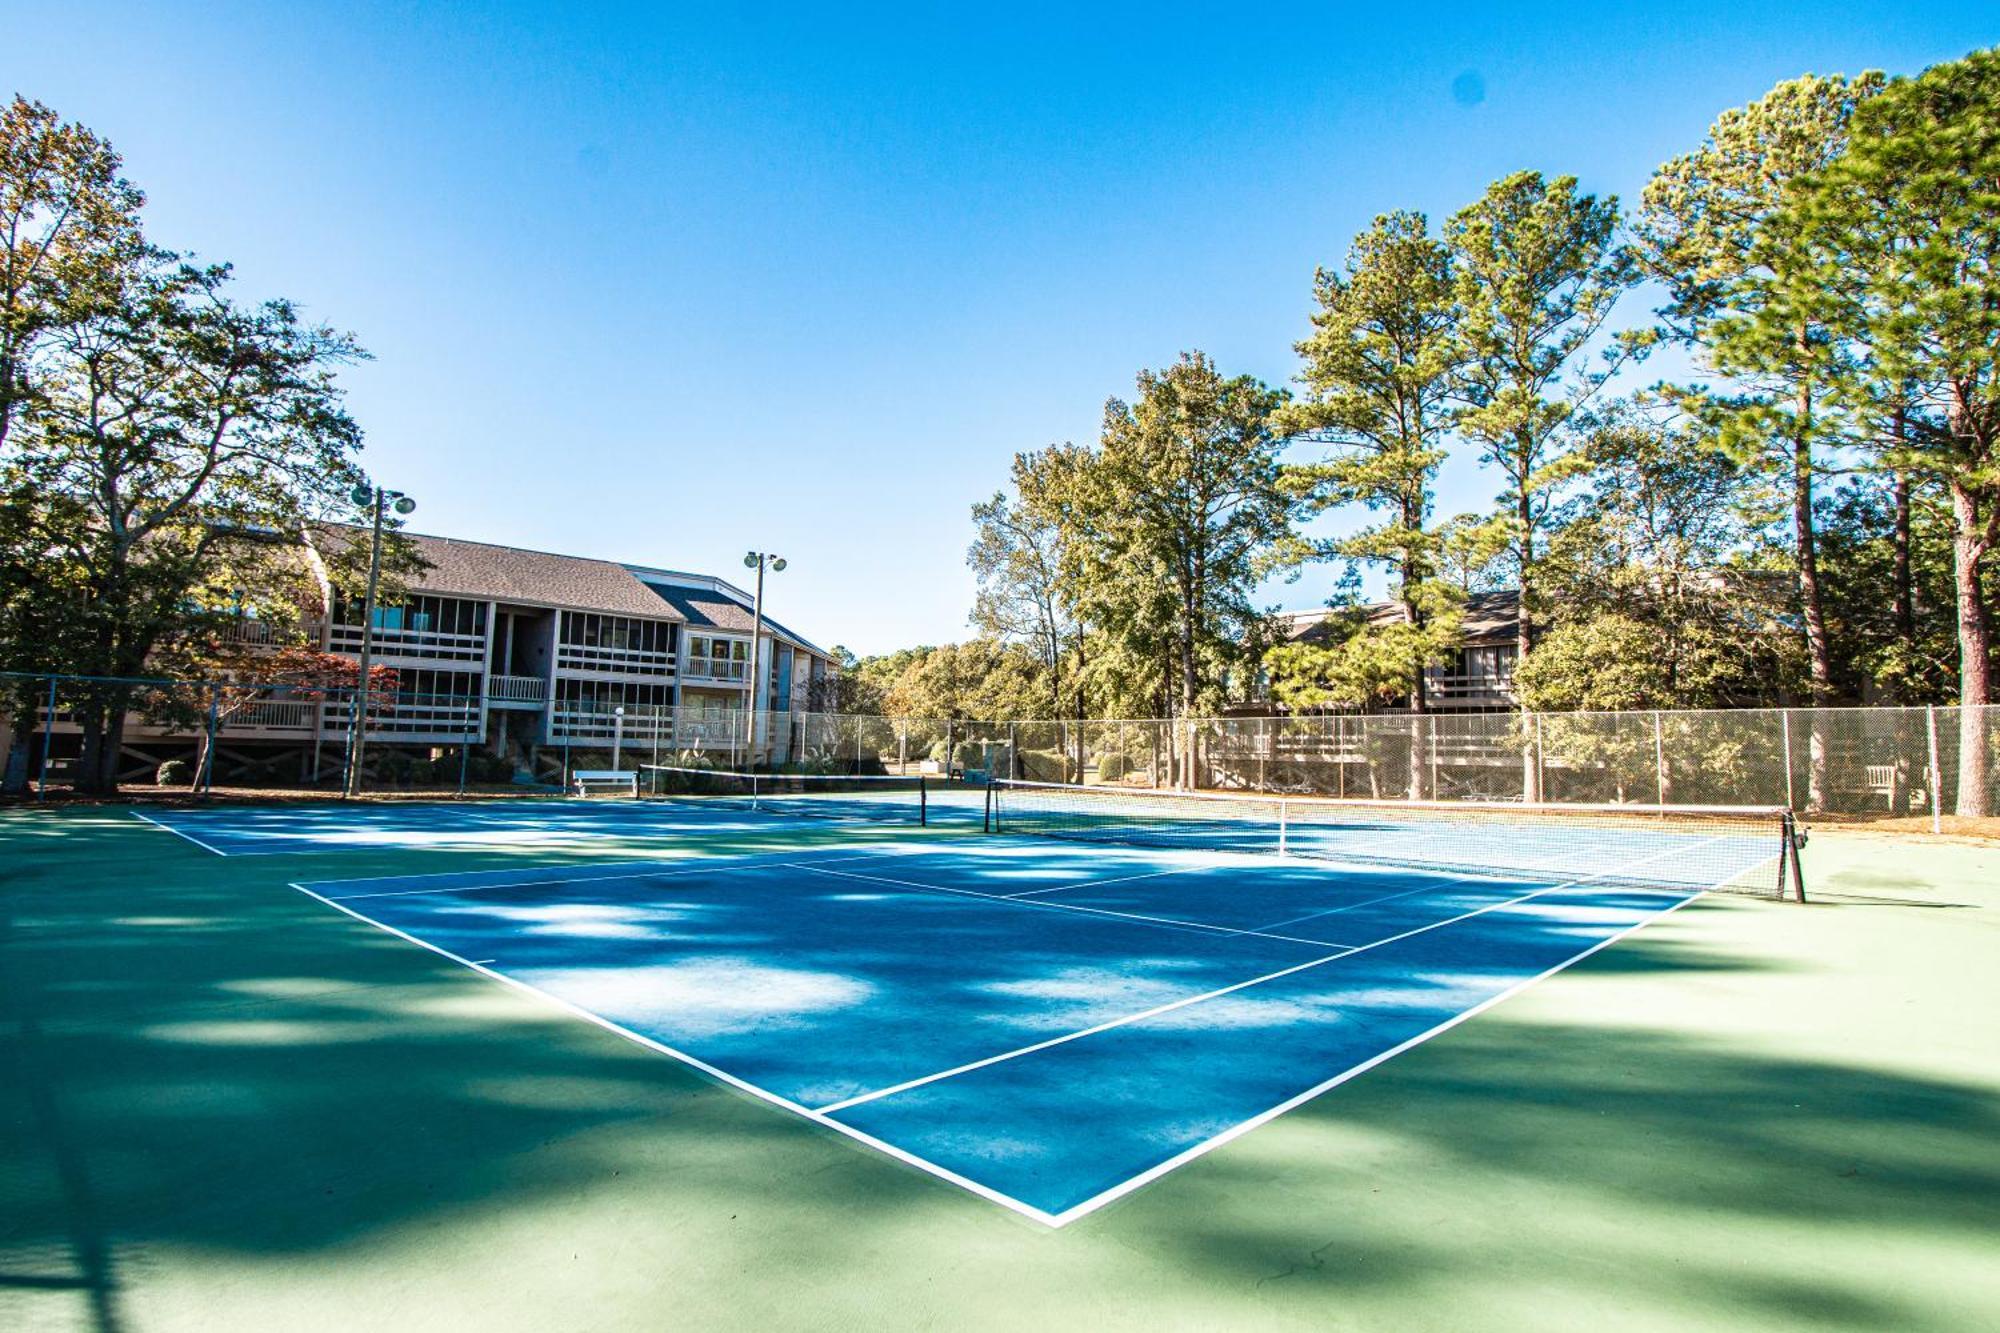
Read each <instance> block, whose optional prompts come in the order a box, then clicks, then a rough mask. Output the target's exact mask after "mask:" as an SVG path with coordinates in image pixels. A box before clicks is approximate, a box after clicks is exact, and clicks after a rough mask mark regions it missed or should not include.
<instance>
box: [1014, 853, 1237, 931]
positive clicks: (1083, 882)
mask: <svg viewBox="0 0 2000 1333" xmlns="http://www.w3.org/2000/svg"><path fill="white" fill-rule="evenodd" d="M1225 868H1226V867H1225V866H1222V865H1205V866H1199V865H1197V866H1175V867H1173V868H1172V869H1170V870H1148V871H1147V872H1146V873H1145V874H1143V875H1113V876H1111V877H1110V878H1109V879H1079V880H1075V881H1073V882H1071V883H1069V884H1056V885H1052V886H1051V887H1049V888H1046V889H1023V890H1021V891H1020V892H1019V893H1007V894H1002V895H1001V896H1002V897H1004V898H1032V897H1034V896H1035V895H1036V894H1040V893H1067V892H1069V891H1070V890H1071V889H1094V888H1096V887H1097V886H1098V885H1100V884H1124V883H1126V882H1128V881H1130V880H1135V879H1158V878H1160V877H1161V876H1162V875H1187V874H1192V873H1193V872H1195V871H1197V870H1221V869H1225ZM1260 929H1261V928H1260Z"/></svg>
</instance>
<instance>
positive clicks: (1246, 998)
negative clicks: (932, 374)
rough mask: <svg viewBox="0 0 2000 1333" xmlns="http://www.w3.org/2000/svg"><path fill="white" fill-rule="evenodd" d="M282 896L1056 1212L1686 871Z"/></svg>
mask: <svg viewBox="0 0 2000 1333" xmlns="http://www.w3.org/2000/svg"><path fill="white" fill-rule="evenodd" d="M542 808H543V809H546V806H544V807H542ZM720 813H721V812H706V811H703V812H696V813H692V814H688V815H686V816H684V817H686V818H689V819H695V818H707V817H711V814H713V815H718V816H719V815H720ZM581 817H584V818H603V817H605V816H604V815H603V814H602V813H600V812H598V811H593V812H592V813H591V814H589V815H586V816H581ZM753 818H768V817H763V816H753ZM209 831H210V832H211V833H218V832H220V830H215V829H211V830H209ZM390 832H393V830H390ZM1706 850H1707V854H1709V855H1712V854H1713V849H1712V848H1709V849H1706ZM1659 851H1660V849H1657V848H1654V849H1649V851H1648V855H1649V856H1652V857H1657V856H1658V855H1659ZM1743 855H1744V856H1745V857H1746V858H1760V859H1768V855H1767V849H1764V848H1762V847H1761V846H1760V847H1759V848H1758V849H1756V850H1750V849H1747V848H1746V849H1745V851H1744V853H1743ZM1757 863H1758V861H1757V860H1756V859H1750V860H1746V863H1745V865H1743V866H1742V867H1739V869H1749V868H1750V867H1751V866H1754V865H1756V864H1757ZM1609 869H1610V870H1616V869H1617V867H1616V866H1615V865H1614V866H1611V867H1609ZM298 887H299V888H301V889H303V890H305V891H306V892H309V893H311V894H313V895H314V896H316V897H318V898H321V899H323V900H324V901H326V902H328V903H331V904H333V905H335V906H337V907H339V908H340V909H341V910H343V911H345V912H348V913H350V914H351V915H353V916H356V917H359V918H360V919H362V920H364V921H367V922H370V923H372V924H375V925H378V926H381V927H384V928H386V929H389V930H392V931H395V932H397V933H399V934H401V935H403V936H405V937H406V938H408V939H410V940H413V941H415V942H417V943H421V944H424V945H426V946H428V947H430V948H432V949H435V950H437V951H439V952H442V953H444V954H446V955H448V956H450V957H452V958H454V959H456V960H458V961H460V962H464V963H467V964H469V965H473V966H476V967H478V968H480V969H481V970H483V971H485V972H487V973H489V974H491V975H494V976H497V977H500V978H503V979H505V980H507V981H509V982H512V983H515V984H517V985H520V986H523V987H527V988H530V989H532V990H533V991H536V992H538V993H540V994H542V995H544V996H546V997H548V998H550V999H553V1000H555V1001H557V1002H559V1003H560V1004H562V1005H565V1006H567V1007H569V1008H570V1009H572V1010H574V1011H576V1012H579V1013H581V1014H584V1015H586V1016H589V1017H591V1018H593V1019H595V1020H597V1021H599V1022H602V1023H604V1024H606V1025H608V1026H611V1027H613V1028H615V1029H617V1030H619V1031H621V1032H623V1033H625V1034H626V1035H628V1036H631V1037H633V1038H635V1039H637V1040H640V1041H642V1042H645V1043H646V1044H648V1045H651V1046H654V1047H655V1048H657V1049H660V1050H663V1051H665V1052H667V1053H669V1054H672V1055H675V1056H677V1057H679V1058H681V1059H683V1060H685V1061H687V1062H689V1063H691V1064H694V1065H696V1066H698V1067H699V1068H701V1069H703V1070H705V1071H707V1072H708V1073H710V1074H712V1075H715V1076H717V1077H719V1078H722V1079H724V1080H726V1081H728V1082H730V1083H732V1084H735V1085H736V1086H738V1087H740V1088H743V1089H745V1090H747V1091H749V1092H752V1093H754V1094H756V1095H757V1096H760V1097H762V1098H765V1099H766V1100H768V1101H771V1102H774V1103H776V1104H778V1105H780V1106H783V1107H785V1108H787V1109H789V1110H791V1111H793V1112H796V1113H798V1114H801V1115H804V1116H806V1117H807V1118H809V1119H811V1120H813V1121H815V1122H817V1123H819V1124H822V1125H824V1126H827V1127H829V1128H831V1129H834V1130H837V1131H839V1132H841V1133H843V1134H846V1135H849V1136H851V1137H854V1138H857V1139H860V1140H862V1141H864V1142H866V1143H868V1144H870V1145H872V1146H874V1147H876V1148H878V1149H881V1150H883V1151H885V1152H888V1153H890V1154H893V1155H895V1156H897V1157H899V1158H902V1159H903V1160H905V1161H907V1162H910V1163H912V1164H914V1165H916V1166H919V1167H921V1168H923V1169H924V1170H926V1171H929V1172H931V1173H932V1174H934V1175H938V1176H941V1177H944V1178H946V1179H948V1180H951V1181H953V1182H954V1183H956V1184H959V1185H961V1186H964V1187H966V1188H968V1189H971V1190H973V1191H975V1192H977V1193H979V1194H982V1195H984V1196H986V1197H988V1198H991V1199H993V1200H995V1201H997V1202H1000V1203H1003V1204H1005V1205H1007V1206H1009V1207H1011V1208H1014V1209H1016V1210H1017V1211H1019V1212H1022V1213H1025V1214H1027V1215H1029V1216H1031V1217H1034V1218H1037V1219H1039V1220H1041V1221H1043V1222H1047V1223H1050V1224H1056V1225H1059V1224H1061V1223H1063V1222H1066V1221H1069V1220H1071V1219H1073V1218H1075V1217H1078V1216H1080V1215H1082V1214H1084V1213H1086V1212H1088V1211H1090V1210H1091V1209H1093V1208H1095V1207H1097V1206H1099V1205H1101V1204H1103V1203H1106V1202H1108V1201H1110V1200H1111V1199H1114V1198H1116V1197H1118V1196H1119V1195H1121V1194H1123V1193H1125V1192H1126V1191H1128V1190H1130V1189H1132V1188H1134V1187H1136V1186H1137V1185H1139V1184H1143V1183H1144V1182H1145V1181H1147V1180H1149V1179H1151V1178H1153V1177H1154V1176H1156V1175H1158V1174H1160V1173H1161V1172H1163V1171H1165V1170H1168V1169H1170V1168H1172V1167H1173V1166H1175V1165H1177V1164H1179V1163H1180V1162H1183V1161H1185V1160H1188V1159H1190V1158H1192V1157H1193V1156H1195V1155H1198V1154H1199V1153H1201V1152H1203V1151H1205V1150H1207V1149H1209V1148H1211V1147H1214V1146H1215V1145H1217V1144H1219V1143H1221V1142H1224V1141H1226V1140H1227V1139H1229V1138H1231V1137H1233V1136H1235V1135H1236V1134H1238V1133H1241V1132H1243V1131H1245V1130H1246V1129H1249V1128H1251V1127H1254V1126H1255V1125H1256V1124H1259V1123H1261V1122H1262V1121H1264V1120H1266V1119H1269V1118H1270V1117H1271V1116H1273V1115H1276V1114H1278V1113H1279V1112H1281V1111H1283V1110H1284V1109H1286V1108H1288V1107H1289V1106H1291V1105H1294V1104H1297V1103H1298V1102H1300V1101H1302V1100H1304V1099H1306V1098H1309V1097H1311V1096H1313V1095H1315V1094H1317V1093H1319V1092H1323V1091H1325V1090H1326V1089H1328V1088H1330V1087H1332V1086H1333V1085H1335V1084H1337V1083H1339V1082H1341V1081H1343V1080H1344V1079H1346V1078H1348V1077H1351V1076H1352V1075H1354V1074H1356V1073H1359V1072H1360V1071H1362V1070H1364V1069H1367V1068H1369V1067H1371V1066H1372V1065H1374V1064H1376V1063H1379V1062H1380V1061H1382V1060H1384V1059H1386V1058H1388V1057H1390V1056H1392V1055H1394V1054H1396V1053H1397V1052H1399V1051H1400V1050H1402V1049H1404V1048H1405V1047H1407V1046H1409V1045H1412V1044H1414V1043H1416V1042H1418V1041H1421V1040H1422V1039H1423V1038H1424V1037H1426V1036H1428V1035H1431V1034H1432V1033H1435V1032H1437V1031H1439V1030H1441V1029H1442V1028H1444V1027H1447V1026H1449V1025H1451V1024H1452V1023H1455V1022H1457V1021H1459V1020H1460V1019H1463V1018H1465V1017H1467V1016H1469V1015H1470V1014H1472V1013H1473V1012H1475V1011H1477V1010H1478V1009H1480V1008H1481V1007H1483V1006H1485V1005H1486V1004H1489V1003H1491V1002H1493V1001H1494V1000H1496V999H1498V998H1500V997H1502V996H1504V995H1505V994H1507V993H1508V992H1510V991H1512V990H1514V989H1516V988H1518V987H1520V986H1521V985H1523V984H1525V983H1527V982H1529V981H1531V980H1533V979H1535V978H1537V977H1540V976H1543V975H1545V974H1547V973H1549V972H1550V971H1553V970H1555V969H1558V968H1561V967H1563V966H1565V965H1566V964H1568V963H1571V962H1573V961H1575V960H1576V959H1578V958H1580V957H1582V956H1583V955H1584V954H1587V953H1589V952H1591V951H1593V950H1595V949H1597V948H1600V947H1602V946H1603V945H1605V944H1607V943H1609V942H1610V941H1612V940H1613V939H1615V938H1616V937H1618V936H1619V935H1621V934H1624V933H1625V932H1627V931H1630V930H1632V929H1635V928H1637V927H1638V926H1641V925H1643V924H1645V923H1646V922H1648V921H1650V920H1652V919H1654V918H1655V917H1657V916H1659V915H1660V914H1661V913H1663V912H1666V911H1671V910H1673V909H1674V908H1676V907H1678V906H1680V905H1682V904H1683V903H1685V902H1686V901H1687V900H1688V899H1689V898H1691V897H1692V896H1694V894H1695V893H1697V892H1699V890H1700V887H1702V886H1699V885H1687V886H1684V887H1678V888H1676V887H1653V888H1635V887H1624V886H1619V885H1615V884H1613V883H1611V882H1609V878H1608V876H1607V875H1606V874H1604V873H1603V872H1602V871H1600V872H1599V873H1596V874H1592V873H1590V872H1588V871H1585V870H1580V869H1576V868H1574V867H1569V868H1562V869H1551V870H1550V871H1549V872H1547V873H1543V874H1535V873H1522V872H1515V873H1508V874H1486V875H1469V874H1453V873H1449V872H1440V871H1435V870H1430V871H1426V870H1420V869H1414V868H1401V867H1394V866H1385V865H1379V864H1373V865H1371V864H1367V863H1361V862H1356V863H1353V864H1339V863H1333V862H1328V861H1310V860H1293V859H1279V858H1273V857H1266V856H1247V855H1238V854H1232V853H1217V852H1208V851H1195V850H1183V851H1160V850H1140V849H1133V848H1119V847H1103V846H1073V845H1068V844H1061V843H1053V842H1048V841H1043V840H1040V839H1023V838H1012V837H994V838H990V839H984V840H977V841H971V840H955V841H954V842H952V843H950V844H942V843H941V844H938V845H930V844H909V843H903V844H890V845H884V844H880V843H877V844H874V845H860V846H855V847H851V848H844V849H843V848H824V847H822V848H819V849H816V850H812V851H798V852H778V853H764V854H759V855H751V856H736V857H708V858H702V859H700V860H698V861H673V862H661V863H648V864H635V865H622V866H595V867H582V868H579V867H545V868H541V869H531V870H509V871H503V872H479V873H460V874H445V875H415V876H401V877H392V878H374V879H349V880H339V881H318V882H310V883H302V884H300V885H298Z"/></svg>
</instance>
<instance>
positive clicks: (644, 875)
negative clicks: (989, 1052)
mask: <svg viewBox="0 0 2000 1333" xmlns="http://www.w3.org/2000/svg"><path fill="white" fill-rule="evenodd" d="M797 855H798V853H797V852H766V853H762V854H761V855H760V854H755V853H753V854H752V855H750V856H748V857H742V858H737V857H728V858H722V857H718V858H716V859H715V860H707V861H705V860H703V859H701V858H700V857H691V858H688V859H685V860H679V861H655V862H650V863H649V862H643V861H642V862H637V863H635V864H636V865H637V867H638V868H637V869H633V870H624V871H620V872H618V873H617V874H615V875H553V876H550V877H549V878H547V879H510V880H506V881H503V882H500V883H494V884H445V885H440V886H439V887H437V888H435V889H384V890H382V891H381V892H379V893H343V894H340V895H339V896H338V897H337V898H333V899H329V901H333V902H343V903H346V902H356V901H358V900H360V899H362V898H415V897H420V896H423V895H426V894H435V893H485V892H487V891H489V890H492V889H526V888H544V887H546V886H548V885H550V884H598V883H603V882H606V881H610V880H620V879H655V878H667V877H670V876H674V875H693V874H699V873H700V872H702V871H705V870H706V871H711V872H714V873H716V874H723V873H726V872H729V871H735V870H769V869H776V868H790V867H793V866H794V865H796V864H797V863H796V862H794V861H793V860H791V859H790V858H793V857H796V856H797ZM876 855H877V853H872V852H858V853H856V854H855V855H852V856H836V857H830V858H828V860H826V861H825V862H817V861H816V862H812V863H811V864H814V865H821V864H825V865H845V864H847V863H848V862H849V861H872V860H874V859H875V857H876ZM769 857H784V858H786V859H784V860H777V861H774V860H769V859H767V858H769ZM717 861H726V862H727V864H720V865H718V864H717ZM576 869H579V870H587V869H590V867H588V866H578V867H576ZM494 873H498V874H506V873H507V872H506V871H504V870H503V871H498V872H495V871H480V870H443V871H435V872H432V873H431V874H426V875H373V876H368V877H365V878H361V879H329V880H322V879H314V880H307V881H305V882H306V883H308V884H318V885H321V886H327V885H332V884H370V883H378V884H379V883H380V882H381V881H383V880H385V879H391V880H402V879H432V878H435V877H437V876H438V875H459V876H462V875H481V874H494Z"/></svg>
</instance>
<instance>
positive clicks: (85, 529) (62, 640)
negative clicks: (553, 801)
mask: <svg viewBox="0 0 2000 1333" xmlns="http://www.w3.org/2000/svg"><path fill="white" fill-rule="evenodd" d="M117 168H118V159H117V157H116V155H115V154H113V153H112V152H111V150H110V148H109V146H108V145H105V144H104V143H103V142H102V141H101V140H98V139H95V138H94V137H92V136H90V135H89V134H88V132H87V131H83V130H81V129H79V128H77V127H75V126H63V125H61V124H59V123H58V122H57V121H56V120H55V118H54V116H53V115H52V114H51V113H48V112H47V110H46V108H41V107H37V106H35V105H33V104H29V103H25V102H22V101H20V100H19V99H17V100H16V101H15V103H14V104H13V106H12V107H10V108H9V109H8V111H7V112H6V113H5V114H4V116H0V214H4V216H0V234H4V235H5V237H6V244H7V251H6V253H5V255H4V257H0V385H4V389H3V390H0V429H4V435H0V496H4V497H6V500H5V503H6V505H7V507H8V508H9V509H10V510H13V511H15V512H12V513H10V514H9V515H8V516H7V517H6V518H5V519H0V539H6V540H9V541H10V542H24V543H26V545H25V546H16V547H15V548H14V549H13V550H11V551H10V552H8V553H7V554H4V555H0V578H4V580H5V581H4V584H0V617H4V627H5V628H6V629H7V630H8V632H9V637H10V639H12V636H13V635H14V634H15V633H18V632H19V630H20V629H21V628H22V627H27V626H35V625H50V626H60V627H61V628H60V630H59V631H58V632H56V633H54V634H52V635H50V636H48V637H37V638H35V639H33V640H32V642H33V644H34V647H35V649H36V650H37V655H38V656H39V658H40V661H39V663H38V665H39V666H41V667H42V668H44V669H55V670H63V671H68V672H74V673H78V674H85V675H96V676H132V675H138V674H141V673H142V672H144V671H145V669H146V667H147V665H148V659H149V658H150V657H151V656H152V654H153V653H154V652H155V650H156V649H158V648H159V647H160V646H161V645H162V644H163V643H165V642H167V641H169V640H170V639H171V638H172V637H173V636H174V635H175V634H177V633H180V632H182V631H184V630H185V629H187V627H188V626H189V625H190V623H191V622H198V621H200V620H201V619H203V618H204V616H212V615H214V614H215V610H214V609H212V608H211V609H208V610H204V605H203V604H204V600H205V599H204V597H203V592H204V590H208V589H214V588H216V587H218V586H220V585H221V584H222V583H223V581H224V580H225V579H226V578H227V577H228V572H229V570H230V567H231V565H232V564H233V563H239V562H240V561H241V560H242V558H243V557H244V555H245V554H246V553H249V552H253V551H255V550H256V549H257V548H259V547H261V546H262V545H263V544H264V543H265V542H267V541H268V540H269V539H270V538H271V537H272V536H273V535H284V536H288V535H290V534H294V533H297V532H298V531H300V529H301V528H302V526H303V524H304V523H305V522H306V520H307V519H309V518H310V517H312V516H313V515H314V514H315V513H317V512H320V511H322V510H324V509H326V508H328V507H330V506H332V505H334V504H337V503H338V502H339V500H340V497H341V496H343V495H344V494H345V492H346V491H347V490H348V488H349V487H350V485H351V484H352V483H353V482H354V480H355V479H356V478H357V476H358V474H357V472H356V470H355V468H354V466H353V463H352V455H353V452H354V451H355V450H356V449H357V448H358V447H359V445H360V429H359V427H357V426H356V425H355V423H354V422H353V420H352V419H351V418H349V417H348V416H347V414H346V412H345V411H344V409H343V407H342V405H341V395H340V390H339V388H338V386H337V385H336V383H335V381H334V377H333V372H334V369H335V367H337V366H339V365H341V364H343V363H345V362H348V361H352V360H354V359H355V358H357V357H359V356H361V355H362V353H361V351H360V349H359V347H358V346H357V345H356V344H355V342H354V341H353V339H352V338H350V337H349V336H347V335H346V334H342V333H338V332H335V331H333V330H331V329H328V328H324V327H320V326H315V325H312V324H309V323H307V322H306V321H305V320H303V319H302V318H301V317H300V314H299V312H298V310H297V308H296V307H295V306H293V305H292V304H291V303H290V302H287V301H283V300H270V301H264V302H262V303H260V304H256V305H243V304H239V303H238V302H237V301H236V300H235V299H234V298H233V297H232V295H231V293H230V291H229V284H230V272H229V269H228V268H227V266H220V265H210V266H202V265H196V264H193V263H190V262H185V261H183V260H182V259H181V258H180V257H179V256H177V255H174V254H172V253H169V252H167V251H164V250H160V249H158V248H157V247H153V246H150V245H148V244H146V243H145V242H144V241H143V239H142V237H141V235H140V231H139V223H138V208H139V205H140V203H141V202H142V199H141V197H140V196H139V194H138V192H137V191H136V190H133V189H131V187H129V186H128V185H125V184H124V182H123V181H122V180H120V179H119V178H118V177H117V175H116V173H117ZM65 201H69V202H75V203H77V204H78V208H79V212H78V215H77V216H78V222H77V224H76V225H70V224H68V223H65V222H62V221H60V218H61V216H62V209H63V208H64V207H65ZM52 228H53V229H54V230H55V233H56V234H55V235H54V236H53V237H51V236H50V232H51V229H52ZM44 242H48V243H51V244H53V245H55V246H56V247H57V249H58V250H59V251H60V254H59V255H57V256H56V258H57V259H58V261H59V262H54V263H51V264H47V265H44V264H43V263H42V262H41V258H40V256H38V255H37V254H35V253H32V251H33V247H35V246H37V245H40V244H43V243H44ZM13 642H14V645H15V646H14V647H13V648H12V649H10V650H8V652H7V654H6V655H7V656H12V655H14V654H15V653H18V652H19V651H20V650H21V643H22V642H23V641H22V640H19V639H13ZM129 702H130V695H129V691H128V690H126V689H124V688H123V687H116V686H110V687H104V688H101V689H97V690H94V691H88V692H84V693H83V694H81V695H80V697H79V699H78V700H77V702H76V705H75V707H74V709H73V711H74V713H75V714H76V716H77V718H78V721H79V723H80V725H81V729H82V731H83V735H84V745H85V755H84V761H83V785H84V786H85V787H86V788H90V789H104V788H107V787H109V786H111V785H113V782H114V776H115V773H116V767H117V765H116V756H117V754H118V751H119V748H120V729H121V728H122V726H123V719H124V715H125V711H126V706H127V705H128V704H129Z"/></svg>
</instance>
